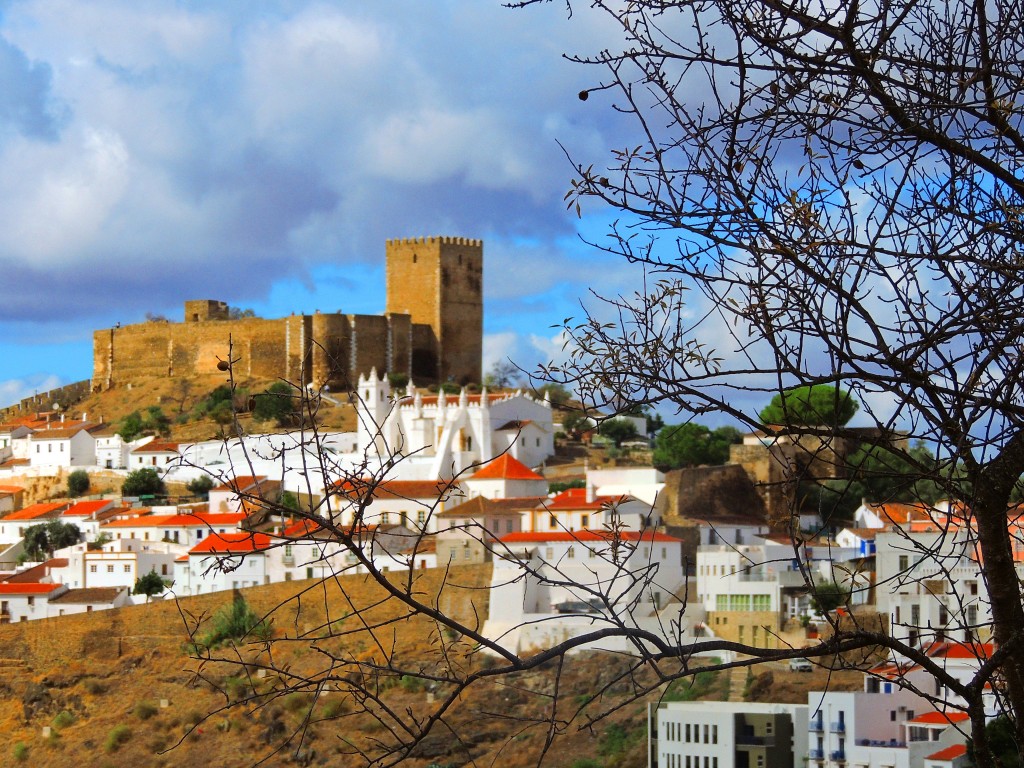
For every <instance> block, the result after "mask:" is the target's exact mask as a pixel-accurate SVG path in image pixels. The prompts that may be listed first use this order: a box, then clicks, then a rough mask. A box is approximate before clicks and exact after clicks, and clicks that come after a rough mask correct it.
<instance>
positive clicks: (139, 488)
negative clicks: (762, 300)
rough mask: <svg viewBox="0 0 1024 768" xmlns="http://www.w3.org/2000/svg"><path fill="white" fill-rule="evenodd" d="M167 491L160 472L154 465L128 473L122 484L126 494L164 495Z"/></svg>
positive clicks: (122, 491)
mask: <svg viewBox="0 0 1024 768" xmlns="http://www.w3.org/2000/svg"><path fill="white" fill-rule="evenodd" d="M166 493H167V486H165V485H164V481H163V479H162V478H161V477H160V473H159V472H157V471H156V470H155V469H153V468H152V467H143V468H142V469H136V470H133V471H131V472H129V473H128V476H127V477H126V478H125V479H124V483H123V484H122V486H121V494H122V495H124V496H163V495H165V494H166Z"/></svg>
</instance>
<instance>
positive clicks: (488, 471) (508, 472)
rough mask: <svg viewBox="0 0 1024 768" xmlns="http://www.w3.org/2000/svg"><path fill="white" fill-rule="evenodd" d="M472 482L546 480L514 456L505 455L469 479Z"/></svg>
mask: <svg viewBox="0 0 1024 768" xmlns="http://www.w3.org/2000/svg"><path fill="white" fill-rule="evenodd" d="M469 479H470V480H543V479H544V478H543V477H541V476H540V475H538V474H537V473H536V472H534V471H533V470H532V469H530V468H529V467H528V466H526V465H525V464H523V462H521V461H519V460H518V459H516V458H515V457H513V456H512V455H510V454H508V453H503V454H501V456H499V457H498V458H496V459H494V461H491V462H489V463H488V464H487V465H486V466H484V467H481V468H480V469H479V470H477V471H476V472H474V473H473V474H472V475H470V477H469Z"/></svg>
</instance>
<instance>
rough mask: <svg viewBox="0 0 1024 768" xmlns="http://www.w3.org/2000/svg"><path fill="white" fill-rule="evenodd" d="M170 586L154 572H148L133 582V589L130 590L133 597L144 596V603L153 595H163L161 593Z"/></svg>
mask: <svg viewBox="0 0 1024 768" xmlns="http://www.w3.org/2000/svg"><path fill="white" fill-rule="evenodd" d="M168 586H170V585H169V583H168V582H167V581H165V580H164V579H162V578H161V577H160V574H158V573H157V572H156V571H150V572H149V573H147V574H145V575H144V576H140V577H139V578H137V579H136V580H135V588H134V589H132V594H133V595H145V596H146V602H147V603H148V602H149V599H150V598H151V597H153V596H154V595H160V594H163V591H164V590H165V589H167V587H168Z"/></svg>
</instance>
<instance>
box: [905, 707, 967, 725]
mask: <svg viewBox="0 0 1024 768" xmlns="http://www.w3.org/2000/svg"><path fill="white" fill-rule="evenodd" d="M969 717H970V715H968V714H967V713H966V712H958V711H956V710H950V711H949V712H925V713H924V714H923V715H918V716H917V717H915V718H914V719H913V720H908V721H907V722H908V723H914V724H915V725H949V724H950V723H962V722H963V721H964V720H967V719H968V718H969Z"/></svg>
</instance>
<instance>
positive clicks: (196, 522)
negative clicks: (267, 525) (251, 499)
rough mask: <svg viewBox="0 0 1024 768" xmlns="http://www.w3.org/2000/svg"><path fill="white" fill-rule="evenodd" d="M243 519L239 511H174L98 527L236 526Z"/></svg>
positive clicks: (111, 522)
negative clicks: (174, 512) (191, 512)
mask: <svg viewBox="0 0 1024 768" xmlns="http://www.w3.org/2000/svg"><path fill="white" fill-rule="evenodd" d="M243 520H245V515H244V514H243V513H241V512H213V513H211V512H197V513H195V514H188V513H176V514H171V515H153V514H144V515H136V516H135V517H126V518H122V519H120V520H111V521H110V522H108V523H104V524H103V525H101V526H100V527H101V528H102V529H104V530H106V529H107V528H186V527H201V528H212V527H214V526H218V525H225V526H237V525H238V524H239V523H241V522H242V521H243Z"/></svg>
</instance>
